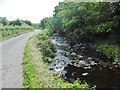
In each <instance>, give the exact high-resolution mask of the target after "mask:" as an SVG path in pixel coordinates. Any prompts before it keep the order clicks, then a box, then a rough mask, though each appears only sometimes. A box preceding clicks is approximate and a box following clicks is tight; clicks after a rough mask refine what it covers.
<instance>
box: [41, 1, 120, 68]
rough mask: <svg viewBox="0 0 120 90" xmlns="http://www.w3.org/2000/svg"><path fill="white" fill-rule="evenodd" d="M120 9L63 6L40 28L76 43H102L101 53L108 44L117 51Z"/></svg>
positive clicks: (105, 5) (101, 5)
mask: <svg viewBox="0 0 120 90" xmlns="http://www.w3.org/2000/svg"><path fill="white" fill-rule="evenodd" d="M65 1H66V0H65ZM74 1H75V0H74ZM119 7H120V2H62V3H59V5H58V6H56V7H55V11H54V15H53V17H50V18H44V19H43V20H42V21H41V24H40V26H41V27H42V29H45V28H47V29H49V31H50V32H56V33H58V34H60V35H62V36H65V37H67V38H68V39H70V40H71V41H72V42H74V43H78V42H86V43H93V44H97V45H98V44H100V45H101V43H102V47H101V49H102V48H103V49H104V47H106V45H105V46H104V44H103V42H106V43H109V44H110V45H112V47H111V46H110V47H109V48H110V49H112V50H114V47H118V48H120V30H119V28H120V25H119V21H120V16H119V15H120V12H119V11H120V10H119ZM98 46H99V45H98ZM118 48H116V49H118ZM118 50H119V49H118ZM118 50H117V51H118ZM110 51H111V50H108V51H107V53H108V52H109V53H110ZM117 51H114V52H117ZM105 52H106V51H105ZM103 53H104V50H103ZM107 53H105V54H106V55H107ZM118 53H119V52H118ZM109 55H110V54H109ZM112 57H113V58H114V60H115V62H117V63H116V64H118V62H119V60H120V58H119V55H118V54H116V53H115V54H114V55H113V54H112ZM118 66H119V64H118Z"/></svg>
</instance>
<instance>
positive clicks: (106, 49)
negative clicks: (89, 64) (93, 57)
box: [99, 44, 120, 67]
mask: <svg viewBox="0 0 120 90" xmlns="http://www.w3.org/2000/svg"><path fill="white" fill-rule="evenodd" d="M99 48H100V49H101V50H102V52H103V53H104V54H105V55H107V56H108V57H109V56H110V57H113V58H114V62H113V64H116V65H118V66H119V67H120V47H118V46H117V45H110V44H101V45H99Z"/></svg>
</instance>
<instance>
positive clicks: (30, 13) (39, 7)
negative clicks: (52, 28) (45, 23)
mask: <svg viewBox="0 0 120 90" xmlns="http://www.w3.org/2000/svg"><path fill="white" fill-rule="evenodd" d="M62 1H64V0H0V17H6V18H7V19H8V20H14V19H17V18H19V19H22V20H30V21H31V22H33V23H39V22H40V20H41V19H42V18H44V17H49V16H52V15H53V11H54V7H55V6H56V5H58V3H59V2H62Z"/></svg>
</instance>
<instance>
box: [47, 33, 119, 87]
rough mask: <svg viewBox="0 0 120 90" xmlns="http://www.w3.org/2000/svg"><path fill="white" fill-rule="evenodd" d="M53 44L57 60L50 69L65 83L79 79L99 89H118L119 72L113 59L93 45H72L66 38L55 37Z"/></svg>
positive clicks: (55, 59) (54, 59)
mask: <svg viewBox="0 0 120 90" xmlns="http://www.w3.org/2000/svg"><path fill="white" fill-rule="evenodd" d="M52 42H53V43H54V44H55V46H56V53H55V58H53V61H52V62H51V63H50V65H49V69H50V70H53V71H54V72H55V73H56V74H58V73H60V74H61V75H60V76H59V77H61V78H62V79H63V80H64V81H69V82H71V83H74V81H75V80H76V79H77V78H79V79H80V80H81V82H84V81H85V82H87V84H88V85H90V86H93V85H96V86H97V88H117V87H118V86H119V83H120V81H119V77H120V76H119V72H118V71H117V69H116V68H115V67H114V66H113V64H112V61H113V59H112V58H111V57H106V56H105V55H103V54H102V53H101V51H100V50H96V49H95V48H94V46H93V45H91V44H86V43H79V44H75V45H70V43H68V41H67V40H66V38H64V37H61V36H57V35H54V36H53V37H52Z"/></svg>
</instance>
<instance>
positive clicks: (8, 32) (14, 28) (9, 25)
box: [0, 17, 35, 41]
mask: <svg viewBox="0 0 120 90" xmlns="http://www.w3.org/2000/svg"><path fill="white" fill-rule="evenodd" d="M34 29H35V27H34V26H32V23H31V22H30V21H28V20H25V21H23V20H19V19H17V20H14V21H8V20H7V19H6V18H5V17H3V18H2V17H0V39H1V40H0V41H2V40H5V39H7V38H10V37H13V36H17V35H19V34H22V33H26V32H29V31H32V30H34Z"/></svg>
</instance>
